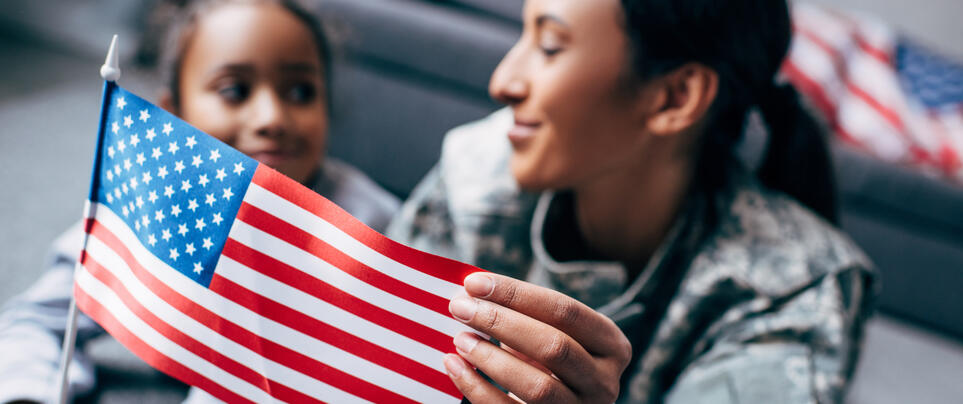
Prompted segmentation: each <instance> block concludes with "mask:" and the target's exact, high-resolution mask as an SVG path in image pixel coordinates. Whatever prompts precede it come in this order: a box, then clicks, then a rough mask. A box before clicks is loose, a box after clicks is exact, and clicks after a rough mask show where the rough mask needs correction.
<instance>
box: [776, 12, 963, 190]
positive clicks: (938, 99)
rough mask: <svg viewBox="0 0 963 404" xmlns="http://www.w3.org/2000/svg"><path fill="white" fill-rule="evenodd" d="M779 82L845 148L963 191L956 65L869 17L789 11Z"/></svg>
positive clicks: (962, 84) (961, 92)
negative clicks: (790, 35)
mask: <svg viewBox="0 0 963 404" xmlns="http://www.w3.org/2000/svg"><path fill="white" fill-rule="evenodd" d="M793 25H794V31H795V36H794V40H793V45H792V48H791V50H790V53H789V57H788V58H787V60H786V63H785V64H784V65H783V70H782V72H783V74H784V75H785V76H786V77H787V78H788V79H789V81H791V82H792V83H793V84H794V85H795V86H796V87H797V88H798V89H799V90H800V92H802V93H803V94H805V95H806V96H807V97H808V98H809V99H810V100H812V101H813V103H814V104H815V106H816V107H818V108H819V109H820V110H821V111H822V113H823V115H824V116H825V117H826V118H827V119H828V122H829V124H830V126H831V127H832V129H833V130H834V132H835V133H836V134H837V135H838V136H840V137H841V138H842V139H843V140H844V141H846V142H848V143H850V144H853V145H855V146H857V147H859V148H861V149H864V150H866V151H868V152H869V153H871V154H873V155H875V156H877V157H879V158H881V159H883V160H886V161H890V162H894V163H899V164H906V165H912V166H916V167H918V168H920V169H922V170H923V171H925V172H928V173H932V174H935V175H940V176H945V177H948V178H950V179H951V180H952V181H955V182H961V183H963V162H961V158H963V65H960V64H959V63H958V62H955V61H952V60H949V59H947V58H946V57H942V56H940V55H938V54H936V53H934V52H932V51H929V50H927V49H926V48H924V47H922V46H920V45H918V44H916V43H914V42H912V41H910V40H908V39H907V38H905V37H903V36H901V35H899V34H897V33H896V31H894V30H893V29H892V28H890V27H889V26H888V25H886V24H884V23H882V22H880V21H877V20H875V19H873V18H871V17H868V16H864V15H858V14H846V13H842V12H837V11H833V10H830V9H827V8H824V7H820V6H816V5H813V4H806V3H797V4H796V5H795V6H794V7H793Z"/></svg>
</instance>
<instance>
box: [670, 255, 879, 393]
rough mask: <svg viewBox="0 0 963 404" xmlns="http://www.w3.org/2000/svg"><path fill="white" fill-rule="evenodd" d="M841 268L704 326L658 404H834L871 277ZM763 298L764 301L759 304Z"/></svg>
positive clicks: (851, 359) (853, 350)
mask: <svg viewBox="0 0 963 404" xmlns="http://www.w3.org/2000/svg"><path fill="white" fill-rule="evenodd" d="M868 273H869V272H867V271H866V270H865V269H864V268H849V269H846V270H843V271H837V272H835V273H832V274H828V275H826V276H823V277H821V278H819V279H817V280H816V281H815V282H813V283H810V284H809V285H808V286H807V287H805V288H803V289H801V290H799V291H797V292H796V293H793V294H791V295H790V296H787V297H783V298H779V299H772V301H762V302H753V303H750V304H755V305H756V307H767V308H766V309H764V310H752V311H751V313H752V314H749V315H745V316H738V317H739V318H737V319H735V320H732V321H724V322H723V323H724V324H719V326H717V327H712V328H710V332H709V338H708V339H707V340H706V341H711V343H707V344H705V345H704V346H708V347H709V348H707V350H706V351H704V352H703V353H702V354H701V355H699V356H698V357H696V358H695V359H694V360H693V361H691V362H690V364H689V365H688V366H687V368H686V369H685V370H683V372H682V373H681V374H680V376H679V378H678V379H677V380H676V383H675V385H674V387H673V388H672V389H671V390H670V391H669V393H668V396H667V399H666V403H670V404H675V403H743V404H745V403H839V402H842V401H843V398H844V394H845V391H846V387H847V385H848V384H849V381H850V378H851V376H852V371H853V367H854V364H855V362H856V359H857V357H858V355H859V345H860V341H861V339H862V338H861V334H862V328H863V323H864V322H865V319H866V317H867V313H868V311H869V300H871V297H872V295H871V294H868V293H866V291H867V290H869V286H871V285H870V283H871V277H870V276H869V275H868ZM766 300H769V299H766Z"/></svg>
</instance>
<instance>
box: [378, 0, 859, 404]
mask: <svg viewBox="0 0 963 404" xmlns="http://www.w3.org/2000/svg"><path fill="white" fill-rule="evenodd" d="M524 24H525V27H524V31H523V33H522V36H521V38H520V39H519V41H518V43H517V44H516V45H515V47H514V48H512V50H511V51H510V52H509V53H508V55H507V56H505V58H504V60H503V61H502V63H501V64H500V65H499V67H498V69H497V70H496V71H495V73H494V75H493V76H492V80H491V88H490V91H491V93H492V95H493V96H494V97H495V98H496V99H498V100H500V101H502V102H504V103H506V104H508V105H509V106H510V108H508V109H505V110H502V111H500V112H497V113H495V114H493V115H492V116H490V117H488V118H486V119H484V120H482V121H480V122H476V123H472V124H469V125H466V126H463V127H460V128H457V129H455V130H453V131H452V132H451V133H449V134H448V136H447V137H446V139H445V143H444V146H443V151H442V157H441V160H440V162H439V163H438V165H437V166H436V167H435V168H434V169H433V170H432V171H431V172H430V173H429V175H428V176H427V177H426V178H425V179H424V180H423V182H422V183H421V184H420V185H419V186H418V188H416V190H415V191H414V192H413V194H412V196H411V199H410V200H409V201H408V202H407V203H406V205H405V206H404V208H403V211H402V214H401V215H400V216H399V217H398V218H397V219H396V221H395V222H394V223H393V224H392V226H391V228H390V229H389V234H390V235H391V236H392V237H394V238H395V239H397V240H399V241H402V242H405V243H407V244H409V245H412V246H414V247H416V248H420V249H424V250H428V251H432V252H435V253H438V254H442V255H445V256H448V257H451V258H454V259H459V260H464V261H467V262H470V263H473V264H475V265H478V266H480V267H482V268H485V269H488V270H491V271H493V272H495V273H500V274H502V275H496V274H494V273H493V274H481V275H479V274H476V275H473V276H470V277H469V278H468V279H466V283H465V288H466V291H467V293H468V296H463V297H459V298H456V299H453V300H452V304H451V306H450V309H451V312H452V314H453V315H454V316H455V317H457V318H459V319H461V320H462V321H464V322H466V323H467V324H469V325H471V326H472V327H474V328H475V329H477V330H478V331H480V332H483V333H485V334H487V335H490V336H492V337H493V338H494V339H496V340H497V341H500V343H497V342H496V343H492V342H489V341H486V340H482V339H479V338H478V337H475V336H473V335H468V334H462V335H459V336H457V337H456V338H455V345H456V347H457V348H458V353H459V354H458V355H448V356H446V357H445V364H446V367H447V369H448V371H449V374H450V376H451V378H452V380H453V381H454V382H455V384H456V385H457V386H458V387H459V388H460V389H461V390H462V391H463V392H464V393H465V395H466V396H467V398H468V399H470V400H471V401H474V402H510V401H511V400H512V399H513V398H519V399H521V400H524V401H527V402H552V403H556V402H558V403H561V402H613V401H620V402H663V401H666V402H673V403H676V402H711V403H727V402H738V403H749V402H753V403H763V402H764V403H803V402H806V403H808V402H838V401H841V400H842V398H843V396H844V392H845V387H846V385H847V383H848V381H849V378H850V376H851V374H852V370H853V365H854V363H855V361H856V358H857V354H858V348H859V341H860V334H861V330H862V325H863V322H864V320H865V318H866V316H867V313H868V311H869V306H870V302H871V300H872V293H871V291H872V290H873V286H874V276H873V273H872V271H871V264H870V263H869V262H868V260H867V259H866V258H865V256H864V255H863V254H862V253H861V252H860V251H859V249H858V248H857V247H855V246H854V245H853V243H852V242H851V241H850V240H849V239H848V238H847V237H846V236H844V235H843V234H841V233H840V232H839V230H838V229H836V228H835V227H834V224H835V223H836V222H837V212H836V206H835V196H834V192H833V183H832V177H831V170H830V167H829V157H828V153H827V147H826V144H825V140H824V139H823V138H822V137H821V136H820V133H819V131H818V130H817V126H816V124H815V123H814V121H813V120H812V118H811V117H809V116H808V115H807V114H806V113H805V112H804V111H803V110H802V109H801V108H800V105H799V103H798V100H797V97H796V93H795V92H794V91H793V89H792V88H791V87H788V86H784V85H778V84H776V83H775V81H774V76H775V75H776V72H777V71H778V69H779V67H780V64H781V62H782V59H783V57H784V56H785V54H786V51H787V48H788V46H789V41H790V35H791V29H790V20H789V11H788V7H787V4H786V3H785V2H784V0H730V1H725V2H721V1H712V0H621V1H620V0H593V1H585V0H528V1H527V2H526V6H525V11H524ZM753 108H756V109H758V110H760V111H761V113H762V116H763V119H764V122H765V124H766V127H767V129H768V133H769V146H768V149H767V153H766V156H765V158H764V159H763V163H762V165H761V168H760V169H759V171H758V173H756V175H753V174H752V173H750V172H749V171H748V170H747V169H746V168H744V167H743V166H742V165H741V164H740V163H739V162H738V161H737V159H735V158H734V157H733V148H734V145H735V144H736V143H737V142H738V140H739V137H740V136H741V134H742V132H743V128H744V126H745V122H746V120H747V116H748V114H749V111H750V110H751V109H753ZM506 134H507V136H506ZM523 280H524V281H523ZM473 367H474V368H477V370H478V371H481V372H483V373H484V374H485V375H487V376H488V378H490V379H485V378H483V377H482V376H481V375H480V373H479V372H478V371H476V370H474V369H473ZM492 381H494V383H492ZM496 385H498V386H500V387H501V388H498V387H496ZM504 391H508V392H510V393H509V394H506V393H505V392H504ZM513 396H514V397H513Z"/></svg>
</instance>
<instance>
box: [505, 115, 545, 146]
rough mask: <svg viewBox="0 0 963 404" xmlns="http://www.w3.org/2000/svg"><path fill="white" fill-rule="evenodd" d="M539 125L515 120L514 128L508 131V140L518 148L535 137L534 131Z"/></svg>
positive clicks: (538, 123)
mask: <svg viewBox="0 0 963 404" xmlns="http://www.w3.org/2000/svg"><path fill="white" fill-rule="evenodd" d="M541 125H542V124H541V123H540V122H533V121H524V120H520V119H515V126H513V127H512V128H511V129H509V131H508V140H509V141H511V142H512V144H513V145H515V146H518V145H520V144H521V143H523V142H526V141H528V140H529V139H531V138H533V137H535V131H537V130H538V128H539V126H541Z"/></svg>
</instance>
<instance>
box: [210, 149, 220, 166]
mask: <svg viewBox="0 0 963 404" xmlns="http://www.w3.org/2000/svg"><path fill="white" fill-rule="evenodd" d="M210 158H211V161H212V162H215V163H216V162H217V159H219V158H221V152H220V151H218V150H217V149H214V150H211V157H210Z"/></svg>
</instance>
